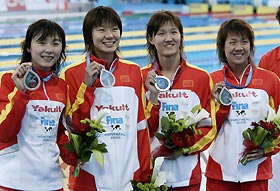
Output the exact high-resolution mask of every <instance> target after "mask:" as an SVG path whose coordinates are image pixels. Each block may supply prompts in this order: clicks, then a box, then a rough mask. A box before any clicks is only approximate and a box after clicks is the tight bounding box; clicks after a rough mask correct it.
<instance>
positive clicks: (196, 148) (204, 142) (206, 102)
mask: <svg viewBox="0 0 280 191" xmlns="http://www.w3.org/2000/svg"><path fill="white" fill-rule="evenodd" d="M203 82H205V84H204V85H202V84H200V87H205V88H203V89H204V90H203V92H202V93H200V94H199V95H200V103H201V107H202V108H204V109H205V110H206V111H207V112H208V113H209V118H206V119H202V120H201V121H200V122H199V123H198V124H197V127H196V128H197V129H199V130H201V132H202V133H201V134H200V135H195V144H194V145H193V146H191V147H190V151H189V153H188V154H197V153H200V152H202V151H204V150H206V149H207V148H208V147H209V146H210V145H211V143H212V141H213V140H214V138H215V137H216V134H217V127H216V115H215V102H214V100H213V99H212V88H213V82H212V79H211V77H210V75H209V74H207V75H206V76H205V79H204V80H203ZM201 83H202V80H201ZM206 87H207V88H206Z"/></svg>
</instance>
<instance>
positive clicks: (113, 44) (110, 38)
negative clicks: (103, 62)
mask: <svg viewBox="0 0 280 191" xmlns="http://www.w3.org/2000/svg"><path fill="white" fill-rule="evenodd" d="M120 38H121V32H120V29H119V27H118V26H117V25H110V24H105V25H102V26H98V27H94V28H93V29H92V41H93V45H94V52H95V53H96V55H97V56H98V57H99V58H106V56H107V55H108V56H109V55H112V54H114V53H115V51H116V50H117V48H118V47H119V43H120Z"/></svg>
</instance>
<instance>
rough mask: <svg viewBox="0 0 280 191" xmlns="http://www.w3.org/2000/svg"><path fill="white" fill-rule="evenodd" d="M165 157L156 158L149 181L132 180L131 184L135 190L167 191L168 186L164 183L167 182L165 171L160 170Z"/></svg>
mask: <svg viewBox="0 0 280 191" xmlns="http://www.w3.org/2000/svg"><path fill="white" fill-rule="evenodd" d="M163 160H164V158H163V157H158V158H156V160H155V164H154V169H153V174H152V177H151V180H150V181H149V182H140V181H135V180H131V181H130V182H131V185H132V187H133V190H134V191H167V190H168V187H167V186H165V185H163V184H164V183H165V182H166V175H165V172H164V171H160V167H161V165H162V163H163Z"/></svg>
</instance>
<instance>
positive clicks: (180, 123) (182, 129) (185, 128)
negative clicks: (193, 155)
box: [152, 105, 209, 158]
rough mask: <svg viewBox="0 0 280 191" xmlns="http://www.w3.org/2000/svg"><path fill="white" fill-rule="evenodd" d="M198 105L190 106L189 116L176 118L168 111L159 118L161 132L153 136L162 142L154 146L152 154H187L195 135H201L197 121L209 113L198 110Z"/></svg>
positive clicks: (156, 155)
mask: <svg viewBox="0 0 280 191" xmlns="http://www.w3.org/2000/svg"><path fill="white" fill-rule="evenodd" d="M199 108H200V105H197V106H195V107H193V108H192V110H191V113H190V115H189V116H187V117H185V118H181V119H177V120H176V114H175V113H174V112H170V113H169V114H168V117H165V116H163V117H162V118H161V127H162V130H161V133H156V134H155V136H156V137H157V138H158V140H159V141H160V143H161V144H162V145H161V146H160V147H158V148H156V149H155V150H154V151H153V153H152V155H153V158H156V157H158V156H166V157H169V156H171V155H172V154H173V153H175V154H176V155H177V156H178V155H185V154H188V152H189V151H190V147H191V146H193V145H194V144H195V136H196V135H201V134H202V132H201V130H199V129H197V128H196V126H197V123H198V122H199V121H201V120H202V119H205V118H208V117H209V113H208V112H207V111H206V110H205V109H201V110H199Z"/></svg>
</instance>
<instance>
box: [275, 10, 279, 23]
mask: <svg viewBox="0 0 280 191" xmlns="http://www.w3.org/2000/svg"><path fill="white" fill-rule="evenodd" d="M275 18H276V19H277V21H278V22H279V24H280V6H279V7H278V10H277V12H276V15H275Z"/></svg>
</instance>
